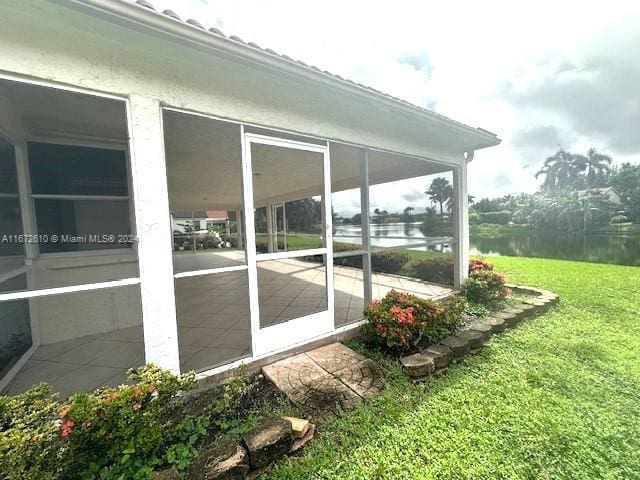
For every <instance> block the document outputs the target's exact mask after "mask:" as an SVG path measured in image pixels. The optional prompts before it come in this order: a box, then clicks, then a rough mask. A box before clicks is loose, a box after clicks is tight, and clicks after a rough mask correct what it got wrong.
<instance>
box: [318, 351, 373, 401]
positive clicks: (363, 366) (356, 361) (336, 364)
mask: <svg viewBox="0 0 640 480" xmlns="http://www.w3.org/2000/svg"><path fill="white" fill-rule="evenodd" d="M306 355H307V356H308V357H309V358H310V359H311V360H313V361H314V362H315V363H317V364H318V365H319V366H320V367H321V368H322V369H323V370H325V371H327V372H329V373H330V374H332V375H334V376H335V377H336V378H337V379H338V380H340V381H341V382H342V383H344V384H345V385H347V387H349V388H350V389H351V390H353V391H354V392H355V393H357V394H358V395H359V396H361V397H362V398H369V397H371V396H372V395H375V394H376V393H378V392H379V391H380V390H382V387H383V383H382V378H383V374H382V370H381V369H380V367H379V366H378V364H376V362H374V361H373V360H371V359H369V358H366V357H364V356H363V355H360V354H359V353H356V352H354V351H353V350H351V349H350V348H349V347H347V346H345V345H343V344H342V343H337V342H336V343H332V344H330V345H326V346H324V347H320V348H316V349H315V350H311V351H310V352H307V353H306Z"/></svg>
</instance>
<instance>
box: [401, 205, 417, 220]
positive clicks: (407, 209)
mask: <svg viewBox="0 0 640 480" xmlns="http://www.w3.org/2000/svg"><path fill="white" fill-rule="evenodd" d="M414 210H415V208H413V207H411V206H409V207H405V209H404V210H403V211H402V217H401V218H402V221H403V222H411V221H413V215H412V213H411V212H413V211H414Z"/></svg>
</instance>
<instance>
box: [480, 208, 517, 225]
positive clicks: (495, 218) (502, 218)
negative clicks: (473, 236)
mask: <svg viewBox="0 0 640 480" xmlns="http://www.w3.org/2000/svg"><path fill="white" fill-rule="evenodd" d="M510 221H511V212H510V211H508V210H503V211H500V212H481V213H480V223H495V224H497V225H506V224H508V223H509V222H510Z"/></svg>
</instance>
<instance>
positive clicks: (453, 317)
mask: <svg viewBox="0 0 640 480" xmlns="http://www.w3.org/2000/svg"><path fill="white" fill-rule="evenodd" d="M465 307H466V302H465V300H464V298H462V297H460V296H452V297H448V298H446V299H444V300H441V301H434V300H427V299H422V298H418V297H416V296H415V295H410V294H407V293H400V292H397V291H395V290H392V291H390V292H389V293H388V294H387V295H386V296H385V297H384V298H382V299H381V300H376V301H374V302H372V303H371V304H370V305H369V306H368V307H367V308H366V309H365V312H364V313H365V317H366V318H367V319H368V320H369V322H368V323H367V324H366V325H365V327H364V331H365V334H366V335H367V337H368V338H369V339H370V340H371V341H372V342H374V343H378V344H381V345H383V346H385V347H386V348H389V349H392V350H399V351H407V350H411V349H414V348H416V347H417V346H418V345H419V344H420V343H422V342H425V343H426V342H436V341H438V340H440V339H442V338H444V337H446V336H447V335H448V334H449V333H451V332H454V331H456V330H457V329H458V328H459V327H460V326H461V325H462V321H463V315H464V311H465Z"/></svg>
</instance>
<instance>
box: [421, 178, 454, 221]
mask: <svg viewBox="0 0 640 480" xmlns="http://www.w3.org/2000/svg"><path fill="white" fill-rule="evenodd" d="M424 193H425V194H426V195H427V196H428V197H429V198H430V199H431V201H432V202H434V203H438V204H439V205H440V216H442V215H443V213H444V204H445V203H446V202H447V201H448V200H449V199H451V198H452V197H453V187H452V186H451V184H450V183H449V180H447V179H446V178H444V177H438V178H435V179H434V180H433V182H431V185H430V186H429V188H428V189H427V190H426V191H425V192H424Z"/></svg>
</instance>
